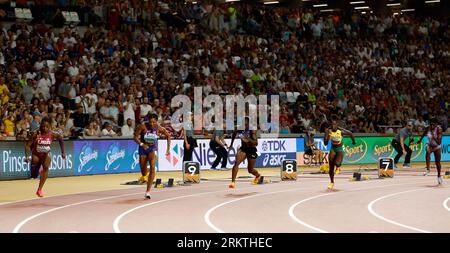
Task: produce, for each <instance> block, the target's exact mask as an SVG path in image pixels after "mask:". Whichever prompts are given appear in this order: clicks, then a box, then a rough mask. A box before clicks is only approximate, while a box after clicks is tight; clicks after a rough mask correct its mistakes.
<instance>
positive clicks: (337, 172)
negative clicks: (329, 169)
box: [334, 167, 341, 175]
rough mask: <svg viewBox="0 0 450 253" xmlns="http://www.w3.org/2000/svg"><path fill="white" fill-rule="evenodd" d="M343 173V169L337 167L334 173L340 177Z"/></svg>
mask: <svg viewBox="0 0 450 253" xmlns="http://www.w3.org/2000/svg"><path fill="white" fill-rule="evenodd" d="M340 173H341V167H337V168H336V170H335V171H334V174H336V175H338V174H340Z"/></svg>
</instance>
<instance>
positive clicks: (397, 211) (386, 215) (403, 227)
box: [0, 172, 450, 233]
mask: <svg viewBox="0 0 450 253" xmlns="http://www.w3.org/2000/svg"><path fill="white" fill-rule="evenodd" d="M348 178H349V175H339V176H338V178H337V181H336V184H335V187H336V189H337V191H335V192H326V191H325V188H326V186H327V185H328V178H327V176H326V175H314V176H312V175H301V176H300V177H299V179H298V180H297V181H295V182H279V183H270V184H264V185H251V184H250V181H249V179H247V180H245V181H238V182H237V188H236V189H234V190H230V189H228V182H227V181H203V182H202V183H201V184H198V185H193V186H176V187H173V188H164V189H153V195H152V199H151V200H145V199H144V198H143V192H144V187H143V186H136V188H128V189H123V190H108V191H98V192H91V193H83V194H74V195H65V196H56V197H49V198H42V199H38V198H36V199H33V200H25V201H19V202H13V203H5V204H2V205H0V224H1V226H0V232H19V233H24V232H59V233H76V232H79V233H83V232H117V233H120V232H121V233H127V232H262V233H265V232H288V233H290V232H294V233H303V232H321V233H327V232H361V233H377V232H414V233H428V232H446V233H448V232H450V180H444V185H443V186H440V187H436V177H435V176H429V177H422V176H420V174H419V173H416V174H414V173H404V174H402V173H401V172H397V174H396V176H395V178H392V179H383V180H379V179H374V180H368V181H361V182H350V181H349V180H348Z"/></svg>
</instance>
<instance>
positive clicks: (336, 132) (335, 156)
mask: <svg viewBox="0 0 450 253" xmlns="http://www.w3.org/2000/svg"><path fill="white" fill-rule="evenodd" d="M344 136H350V137H351V138H352V144H353V145H355V144H356V142H355V137H354V136H353V133H352V132H350V131H348V130H345V129H339V128H338V126H337V122H336V118H335V117H333V118H332V121H331V129H327V130H325V137H324V143H325V145H328V140H330V139H331V149H330V155H329V159H328V163H329V165H330V169H329V172H328V173H329V175H330V180H331V183H330V184H329V185H328V190H332V189H333V187H334V174H335V171H334V167H337V168H339V167H341V165H342V160H343V159H344V144H343V143H342V139H343V137H344Z"/></svg>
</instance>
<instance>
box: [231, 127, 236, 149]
mask: <svg viewBox="0 0 450 253" xmlns="http://www.w3.org/2000/svg"><path fill="white" fill-rule="evenodd" d="M236 136H237V129H235V130H233V134H231V144H230V149H231V147H233V143H234V140H235V139H236Z"/></svg>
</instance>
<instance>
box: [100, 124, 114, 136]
mask: <svg viewBox="0 0 450 253" xmlns="http://www.w3.org/2000/svg"><path fill="white" fill-rule="evenodd" d="M102 136H109V137H114V136H117V134H116V132H114V130H113V126H112V125H111V124H110V123H108V122H106V123H105V125H104V127H103V130H102Z"/></svg>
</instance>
